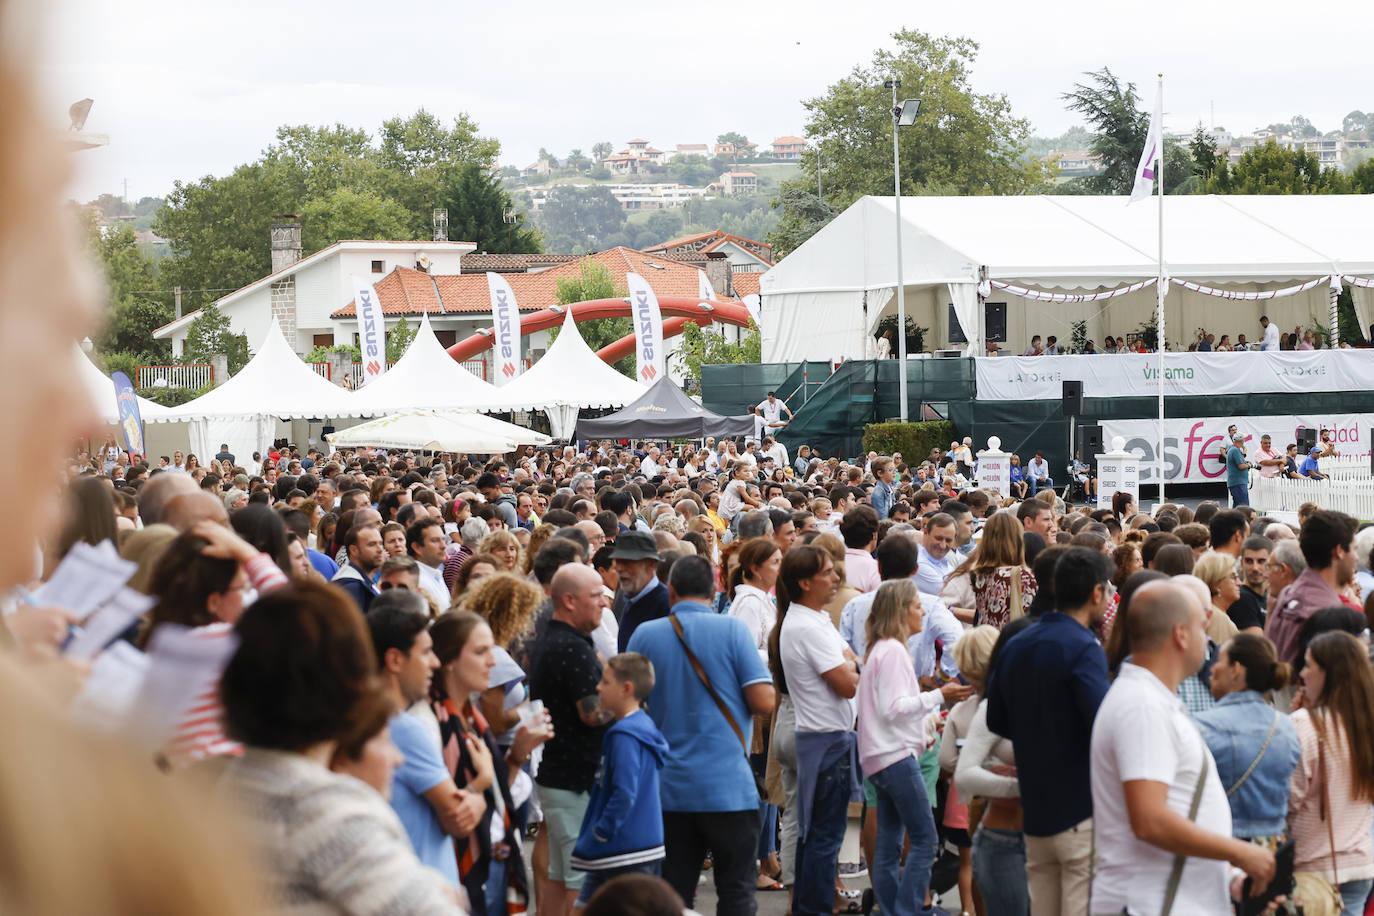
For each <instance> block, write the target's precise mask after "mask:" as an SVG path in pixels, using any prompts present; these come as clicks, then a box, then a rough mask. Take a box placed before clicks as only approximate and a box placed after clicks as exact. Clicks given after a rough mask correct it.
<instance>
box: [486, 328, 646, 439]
mask: <svg viewBox="0 0 1374 916" xmlns="http://www.w3.org/2000/svg"><path fill="white" fill-rule="evenodd" d="M643 393H644V386H642V385H640V384H639V383H638V382H636V381H635V380H633V379H630V378H626V377H625V376H623V375H621V374H620V373H619V372H616V371H615V370H614V369H612V368H611V367H610V366H608V365H606V364H605V363H604V362H602V361H601V360H600V359H599V358H598V357H597V355H596V354H595V353H593V352H592V349H591V347H588V346H587V342H586V341H585V340H583V339H582V335H581V334H579V333H578V331H577V324H576V322H574V321H573V319H572V312H571V311H568V312H566V313H565V314H564V316H563V328H562V330H561V331H560V332H559V334H558V339H557V340H555V341H554V342H553V346H551V347H549V350H548V352H547V353H545V354H544V356H543V358H542V359H540V360H539V362H537V363H535V364H534V365H533V366H532V367H530V369H529V370H527V371H525V372H522V373H521V374H520V375H517V376H516V377H515V378H514V379H512V380H511V381H510V382H509V383H508V384H506V385H504V386H502V387H500V388H497V389H496V394H495V395H494V396H493V397H492V399H491V401H490V402H489V403H488V404H487V405H486V407H485V408H483V409H484V410H487V411H489V412H491V411H503V410H542V411H544V412H545V413H546V414H547V415H548V417H549V426H550V428H551V429H552V431H553V435H554V438H555V439H566V438H567V437H568V435H569V434H570V433H571V432H572V428H573V422H574V421H576V419H577V409H578V408H579V407H624V406H625V405H626V404H628V403H630V402H631V401H633V400H634V399H635V398H637V397H639V396H640V395H642V394H643Z"/></svg>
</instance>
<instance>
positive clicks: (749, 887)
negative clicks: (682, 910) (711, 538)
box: [629, 557, 774, 916]
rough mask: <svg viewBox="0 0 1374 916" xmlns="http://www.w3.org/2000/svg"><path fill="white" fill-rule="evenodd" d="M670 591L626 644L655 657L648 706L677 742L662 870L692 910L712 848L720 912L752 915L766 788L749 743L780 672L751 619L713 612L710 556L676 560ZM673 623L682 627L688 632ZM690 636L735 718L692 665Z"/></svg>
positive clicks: (667, 785) (669, 774)
mask: <svg viewBox="0 0 1374 916" xmlns="http://www.w3.org/2000/svg"><path fill="white" fill-rule="evenodd" d="M668 591H669V593H670V594H671V596H672V601H673V609H672V616H670V617H668V618H666V619H661V620H650V621H647V622H645V623H643V624H641V625H640V626H639V628H638V629H637V630H635V634H634V637H633V638H631V640H630V646H629V651H631V652H638V653H640V654H641V655H643V656H645V657H646V658H648V659H649V661H651V662H653V665H654V689H653V691H651V692H650V694H649V703H648V712H649V717H650V718H651V719H653V720H654V724H655V725H657V726H658V727H659V729H660V730H661V731H662V732H663V737H664V738H666V739H667V740H668V747H669V750H670V753H669V755H668V762H667V763H666V764H665V765H664V767H663V772H662V774H661V777H660V779H661V783H660V792H659V796H660V798H661V799H662V801H663V838H664V846H665V847H666V852H667V856H666V858H665V859H664V860H663V878H664V880H666V881H667V882H668V883H669V884H671V885H672V886H673V889H674V890H675V891H677V893H678V896H680V897H681V898H682V899H683V901H684V902H685V903H686V905H687V907H688V908H689V909H690V908H691V906H692V902H693V900H694V899H695V898H696V890H697V879H698V878H699V876H700V875H701V863H702V860H703V859H704V858H705V856H706V852H707V851H708V850H709V851H710V852H711V857H712V860H713V867H712V874H713V875H714V876H715V882H716V897H717V905H716V912H717V913H718V914H721V916H753V914H754V912H755V902H754V888H755V885H756V883H757V878H756V875H757V871H756V869H755V861H756V859H755V856H756V854H757V850H758V845H759V794H758V790H757V789H756V788H755V784H754V773H753V771H752V770H751V769H750V767H749V756H748V750H747V748H746V747H745V744H744V742H747V741H748V740H749V736H750V735H751V734H752V729H753V724H752V723H753V716H754V715H766V714H768V713H771V712H772V711H773V703H774V692H773V679H772V678H771V677H770V676H769V674H768V669H767V668H765V667H764V664H763V661H762V660H761V659H760V658H759V653H758V650H757V649H756V648H755V647H754V641H753V638H752V637H751V636H750V634H749V630H748V628H747V627H746V626H745V625H744V622H743V621H742V620H739V619H737V618H735V617H729V616H725V615H721V614H716V613H713V612H712V610H711V599H712V596H713V594H714V592H715V581H714V576H713V574H712V571H711V564H710V563H709V562H708V561H707V560H706V559H705V558H703V557H683V558H681V559H679V560H678V561H677V562H676V563H674V564H673V567H672V570H671V571H670V572H669V574H668ZM674 621H676V622H677V623H678V624H680V625H681V626H682V638H681V639H679V637H678V633H677V630H676V629H675V628H674V626H673V624H674ZM684 641H685V643H686V645H687V646H690V647H691V651H692V654H693V655H695V656H696V660H697V662H698V663H699V664H700V665H701V669H702V673H703V674H704V675H705V677H706V680H708V681H709V682H710V684H711V688H712V689H713V690H714V691H715V693H716V696H718V697H719V698H720V700H721V702H722V703H724V704H725V708H726V710H728V712H729V718H727V717H726V713H725V711H722V710H721V709H720V708H719V707H718V706H717V705H716V702H715V700H713V699H712V698H711V694H710V692H709V691H707V689H706V686H705V685H704V684H703V683H702V678H701V677H700V676H698V674H697V672H696V670H695V669H694V668H693V665H692V663H691V661H690V660H689V659H688V656H687V650H686V649H685V648H684V646H683V643H684ZM732 721H733V723H734V724H733V725H732V724H731V722H732ZM740 735H743V740H741V738H740Z"/></svg>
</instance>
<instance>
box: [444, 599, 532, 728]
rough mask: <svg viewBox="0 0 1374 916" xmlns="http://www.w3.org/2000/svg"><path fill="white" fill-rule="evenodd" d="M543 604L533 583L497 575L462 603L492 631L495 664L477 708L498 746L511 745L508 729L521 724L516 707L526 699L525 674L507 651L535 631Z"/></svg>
mask: <svg viewBox="0 0 1374 916" xmlns="http://www.w3.org/2000/svg"><path fill="white" fill-rule="evenodd" d="M543 600H544V593H543V591H542V590H541V589H540V588H539V586H537V585H535V584H534V583H533V582H529V581H528V580H526V579H522V578H521V577H519V576H515V575H511V574H510V573H500V572H499V573H496V574H494V575H490V576H487V577H485V578H483V579H482V580H480V581H479V582H477V583H476V584H474V585H473V587H472V590H471V591H470V592H469V593H468V594H467V596H466V597H465V598H464V600H463V605H462V606H463V608H464V609H465V610H469V611H472V612H473V613H475V614H477V615H478V616H479V617H481V618H482V619H483V620H485V621H486V622H487V626H489V627H491V635H492V639H493V640H494V644H493V646H492V654H493V655H494V656H495V658H496V663H495V664H494V665H493V666H492V669H491V680H490V683H489V684H488V686H487V689H486V690H484V691H483V692H482V695H481V703H480V705H481V709H482V715H483V716H485V717H486V719H487V721H488V722H490V723H491V729H492V732H493V733H495V734H496V736H497V739H496V741H497V744H501V745H503V746H504V745H508V744H509V743H510V738H511V737H513V734H514V733H513V732H512V731H511V729H513V728H515V726H516V725H517V724H518V723H519V722H520V710H519V707H520V705H521V704H522V703H524V702H525V700H526V699H527V695H526V691H525V671H524V670H523V669H522V668H521V667H520V666H519V665H518V664H516V661H515V659H514V658H512V657H511V654H510V652H509V651H507V650H508V649H509V647H510V646H511V645H512V644H513V643H514V642H515V641H516V640H518V639H520V638H521V637H522V636H525V635H526V634H528V633H529V632H530V631H531V630H532V629H533V628H534V617H535V613H536V612H537V611H538V610H539V604H540V602H542V601H543ZM503 738H504V739H506V740H505V741H503V740H502V739H503Z"/></svg>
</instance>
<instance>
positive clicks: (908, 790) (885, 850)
mask: <svg viewBox="0 0 1374 916" xmlns="http://www.w3.org/2000/svg"><path fill="white" fill-rule="evenodd" d="M868 780H869V782H871V783H873V787H874V788H875V789H877V790H878V805H877V808H878V840H877V843H876V845H874V847H873V869H872V874H873V896H874V897H875V898H877V901H878V908H879V909H881V910H882V912H883V916H914V914H916V913H918V912H921V913H924V912H928V911H927V910H926V908H925V901H926V890H927V889H929V887H930V866H931V865H932V864H934V862H935V851H936V838H935V818H934V817H933V816H932V815H931V811H930V799H929V797H927V795H926V784H925V780H923V779H922V778H921V767H920V764H918V763H917V762H916V758H915V757H905V758H903V759H902V760H899V761H897V762H896V763H894V764H892V765H891V766H889V767H886V768H884V769H881V770H879V771H878V772H876V773H874V774H873V775H871V776H869V777H868ZM904 836H910V837H911V849H910V851H908V852H907V856H906V865H905V866H904V867H901V875H900V879H899V876H898V873H897V872H898V868H899V866H900V864H901V858H902V838H903V837H904Z"/></svg>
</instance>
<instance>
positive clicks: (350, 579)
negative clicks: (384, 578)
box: [329, 563, 378, 614]
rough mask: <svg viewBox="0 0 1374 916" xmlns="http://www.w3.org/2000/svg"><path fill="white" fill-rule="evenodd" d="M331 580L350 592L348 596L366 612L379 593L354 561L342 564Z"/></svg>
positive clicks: (333, 583)
mask: <svg viewBox="0 0 1374 916" xmlns="http://www.w3.org/2000/svg"><path fill="white" fill-rule="evenodd" d="M329 581H330V584H331V585H337V586H338V587H339V588H341V589H343V590H344V591H346V592H348V596H349V597H350V598H352V599H353V600H354V601H355V602H357V605H358V610H360V611H362V612H363V613H364V614H366V613H367V609H368V608H369V607H370V606H371V605H372V599H373V598H376V597H377V595H378V592H377V589H375V588H373V587H372V583H371V582H369V581H368V579H367V577H366V576H364V575H363V574H362V572H361V571H359V569H358V567H356V566H354V565H353V564H352V563H345V564H344V565H342V566H340V567H339V571H338V572H337V573H335V574H334V578H333V579H331V580H329Z"/></svg>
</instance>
